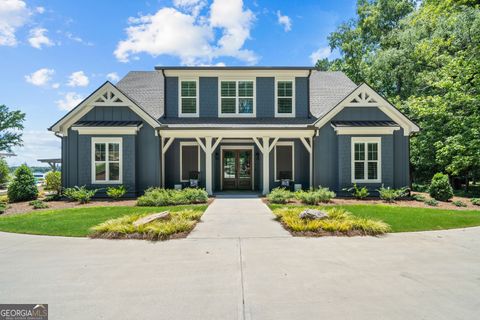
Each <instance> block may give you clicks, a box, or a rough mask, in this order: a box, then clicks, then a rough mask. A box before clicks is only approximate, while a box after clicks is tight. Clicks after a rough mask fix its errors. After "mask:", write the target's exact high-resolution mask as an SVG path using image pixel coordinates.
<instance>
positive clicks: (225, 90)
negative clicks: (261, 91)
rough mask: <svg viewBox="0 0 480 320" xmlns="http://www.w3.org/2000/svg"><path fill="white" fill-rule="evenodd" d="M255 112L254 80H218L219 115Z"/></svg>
mask: <svg viewBox="0 0 480 320" xmlns="http://www.w3.org/2000/svg"><path fill="white" fill-rule="evenodd" d="M254 114H255V81H253V80H221V81H220V110H219V115H220V116H232V115H240V116H253V115H254Z"/></svg>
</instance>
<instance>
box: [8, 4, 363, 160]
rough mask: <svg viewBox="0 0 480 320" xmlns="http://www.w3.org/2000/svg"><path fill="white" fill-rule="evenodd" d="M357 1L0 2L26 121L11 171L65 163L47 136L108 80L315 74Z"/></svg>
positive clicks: (15, 104)
mask: <svg viewBox="0 0 480 320" xmlns="http://www.w3.org/2000/svg"><path fill="white" fill-rule="evenodd" d="M354 13H355V0H336V1H298V2H297V1H262V0H253V1H252V0H245V1H242V0H211V1H207V0H171V1H163V0H159V1H154V0H150V1H139V0H136V1H131V0H129V1H127V0H118V1H106V0H102V1H98V0H97V1H90V0H88V1H87V0H83V1H64V0H53V1H41V0H38V1H35V0H32V1H28V0H0V70H1V77H0V104H5V105H7V106H8V107H9V108H10V109H20V110H22V111H23V112H25V113H26V114H27V120H26V123H25V131H24V146H23V147H21V148H16V149H15V152H16V154H17V157H12V158H9V159H7V161H8V162H9V164H11V165H17V164H20V163H25V162H26V163H28V164H29V165H39V163H38V162H37V161H36V159H38V158H49V157H59V156H60V143H59V139H58V138H56V137H55V136H54V135H53V134H52V133H50V132H48V131H47V130H46V128H47V127H49V126H50V125H51V124H53V123H54V122H55V121H56V120H58V119H59V118H60V117H61V116H62V115H64V114H65V113H66V112H67V111H68V110H69V109H71V108H72V107H74V106H75V104H77V103H78V102H80V101H81V100H82V98H84V97H86V96H87V95H88V94H89V93H91V92H92V91H93V90H95V89H96V88H97V87H98V86H99V85H101V84H102V83H103V82H104V81H105V80H107V79H109V80H111V81H112V82H114V83H115V82H116V81H118V79H119V78H121V77H123V76H124V75H125V74H126V73H127V72H128V71H130V70H152V69H153V67H154V66H155V65H229V66H232V65H302V66H304V65H312V61H313V60H315V58H316V57H321V58H323V57H329V58H332V57H334V56H335V55H336V53H335V52H334V53H331V52H330V51H329V49H328V43H327V36H328V34H329V33H330V32H331V31H333V30H335V28H336V26H338V25H339V24H340V23H341V22H343V21H345V20H347V19H349V18H351V17H353V16H354Z"/></svg>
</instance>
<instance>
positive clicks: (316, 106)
mask: <svg viewBox="0 0 480 320" xmlns="http://www.w3.org/2000/svg"><path fill="white" fill-rule="evenodd" d="M356 87H357V85H356V84H355V83H354V82H353V81H352V80H350V79H349V78H348V77H347V76H346V75H345V74H344V73H343V72H340V71H333V72H329V71H327V72H326V71H312V74H311V75H310V112H311V113H312V115H313V116H315V117H317V118H321V117H323V116H324V115H325V114H326V113H327V112H328V111H330V110H331V109H333V108H334V107H335V106H336V105H337V104H338V103H339V102H340V101H342V100H343V99H344V98H345V97H346V96H347V95H348V94H349V93H351V92H352V91H353V90H354V89H355V88H356Z"/></svg>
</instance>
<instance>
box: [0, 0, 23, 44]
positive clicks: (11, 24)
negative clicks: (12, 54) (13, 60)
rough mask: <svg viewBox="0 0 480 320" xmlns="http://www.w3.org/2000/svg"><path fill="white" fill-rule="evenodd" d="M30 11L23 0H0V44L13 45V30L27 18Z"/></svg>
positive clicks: (14, 40) (14, 41) (14, 42)
mask: <svg viewBox="0 0 480 320" xmlns="http://www.w3.org/2000/svg"><path fill="white" fill-rule="evenodd" d="M29 15H30V12H29V10H28V8H27V4H26V3H25V1H21V0H2V1H0V46H15V45H17V38H16V37H15V32H16V31H17V29H18V28H20V27H22V26H23V25H24V24H25V23H26V22H27V20H28V17H29Z"/></svg>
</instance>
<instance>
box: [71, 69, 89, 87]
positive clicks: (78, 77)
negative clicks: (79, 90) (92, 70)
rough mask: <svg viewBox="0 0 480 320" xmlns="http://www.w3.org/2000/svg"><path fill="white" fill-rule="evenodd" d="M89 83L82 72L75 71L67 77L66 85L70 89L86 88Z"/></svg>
mask: <svg viewBox="0 0 480 320" xmlns="http://www.w3.org/2000/svg"><path fill="white" fill-rule="evenodd" d="M89 82H90V81H89V80H88V77H87V76H86V75H85V73H84V72H83V71H77V72H74V73H72V74H71V75H70V76H69V77H68V83H67V85H68V86H70V87H86V86H88V83H89Z"/></svg>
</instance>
